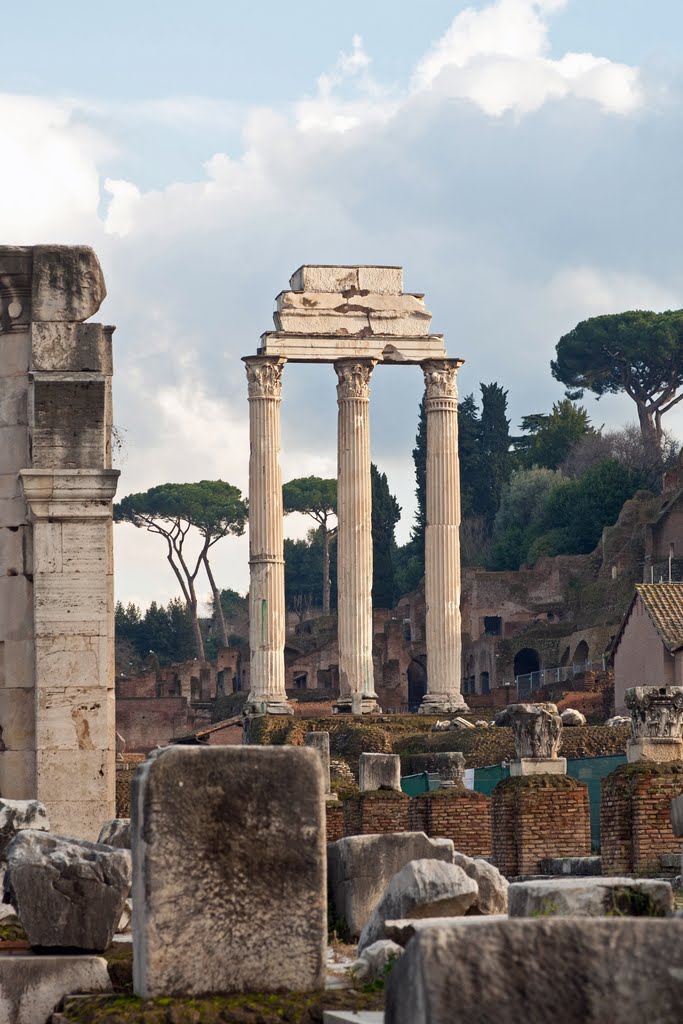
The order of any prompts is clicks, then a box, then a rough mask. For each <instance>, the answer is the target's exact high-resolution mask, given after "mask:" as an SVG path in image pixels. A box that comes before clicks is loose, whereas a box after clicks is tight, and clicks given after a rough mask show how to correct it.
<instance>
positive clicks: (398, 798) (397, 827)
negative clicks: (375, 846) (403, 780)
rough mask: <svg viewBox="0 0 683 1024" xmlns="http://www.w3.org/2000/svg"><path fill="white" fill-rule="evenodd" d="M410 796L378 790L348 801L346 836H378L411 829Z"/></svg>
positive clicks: (345, 813)
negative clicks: (379, 833)
mask: <svg viewBox="0 0 683 1024" xmlns="http://www.w3.org/2000/svg"><path fill="white" fill-rule="evenodd" d="M409 809H410V797H409V796H406V795H405V793H395V792H392V791H387V790H382V789H380V790H377V792H375V793H363V794H362V795H361V796H359V797H358V798H357V799H351V800H345V801H344V834H345V835H347V836H363V835H374V834H375V833H377V832H408V831H409V830H410V824H409V821H410V810H409Z"/></svg>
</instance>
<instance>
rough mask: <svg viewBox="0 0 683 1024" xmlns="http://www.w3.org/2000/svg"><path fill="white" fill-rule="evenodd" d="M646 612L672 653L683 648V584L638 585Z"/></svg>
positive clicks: (637, 589) (637, 590) (638, 591)
mask: <svg viewBox="0 0 683 1024" xmlns="http://www.w3.org/2000/svg"><path fill="white" fill-rule="evenodd" d="M636 593H637V594H638V595H639V596H640V598H641V600H642V602H643V605H644V606H645V611H646V612H647V614H648V615H649V616H650V618H651V619H652V622H653V624H654V627H655V629H656V630H657V632H658V633H659V635H660V636H661V638H662V640H663V641H664V646H665V647H667V648H668V649H669V650H670V651H676V650H678V648H679V647H683V583H637V584H636Z"/></svg>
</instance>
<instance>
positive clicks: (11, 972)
mask: <svg viewBox="0 0 683 1024" xmlns="http://www.w3.org/2000/svg"><path fill="white" fill-rule="evenodd" d="M111 987H112V986H111V981H110V980H109V972H108V971H107V961H106V960H104V959H103V958H102V957H98V956H82V955H81V956H4V957H2V958H1V959H0V1020H2V1021H6V1022H7V1024H45V1022H46V1021H48V1020H53V1021H56V1020H57V1019H58V1017H61V1014H59V1015H55V1016H54V1017H53V1016H52V1013H53V1011H54V1010H56V1009H57V1007H58V1005H59V1004H60V1003H61V1001H62V999H63V998H64V996H68V995H71V994H73V993H74V992H78V993H80V994H91V993H106V992H110V991H111Z"/></svg>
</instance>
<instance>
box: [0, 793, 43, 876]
mask: <svg viewBox="0 0 683 1024" xmlns="http://www.w3.org/2000/svg"><path fill="white" fill-rule="evenodd" d="M26 829H35V830H36V831H38V832H49V830H50V822H49V821H48V818H47V813H46V811H45V807H44V806H43V804H41V803H40V802H39V801H38V800H0V861H2V860H4V859H5V854H6V852H7V847H8V846H9V844H10V843H11V842H12V840H13V839H14V837H15V836H16V835H17V833H18V832H24V831H25V830H26Z"/></svg>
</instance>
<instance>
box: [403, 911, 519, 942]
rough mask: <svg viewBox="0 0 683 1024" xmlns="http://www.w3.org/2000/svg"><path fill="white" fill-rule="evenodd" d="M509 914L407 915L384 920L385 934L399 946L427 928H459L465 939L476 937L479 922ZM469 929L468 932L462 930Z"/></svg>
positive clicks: (493, 919)
mask: <svg viewBox="0 0 683 1024" xmlns="http://www.w3.org/2000/svg"><path fill="white" fill-rule="evenodd" d="M507 920H508V916H507V914H491V915H490V916H488V917H405V918H399V919H398V920H396V921H385V922H384V934H385V935H386V937H387V938H388V939H392V940H393V941H394V942H397V943H398V944H399V946H407V945H408V943H409V942H410V940H411V939H412V938H413V937H414V936H415V935H417V934H418V932H422V931H424V930H425V929H426V928H434V927H435V926H436V927H437V928H458V929H460V935H461V937H462V938H463V939H464V938H466V939H468V940H470V941H471V940H472V938H475V939H476V931H475V932H474V935H472V929H473V928H477V927H478V925H479V924H481V923H484V922H490V921H507ZM463 928H466V929H468V931H467V932H464V933H463V931H462V929H463Z"/></svg>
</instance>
